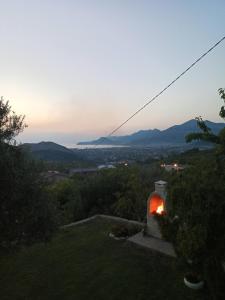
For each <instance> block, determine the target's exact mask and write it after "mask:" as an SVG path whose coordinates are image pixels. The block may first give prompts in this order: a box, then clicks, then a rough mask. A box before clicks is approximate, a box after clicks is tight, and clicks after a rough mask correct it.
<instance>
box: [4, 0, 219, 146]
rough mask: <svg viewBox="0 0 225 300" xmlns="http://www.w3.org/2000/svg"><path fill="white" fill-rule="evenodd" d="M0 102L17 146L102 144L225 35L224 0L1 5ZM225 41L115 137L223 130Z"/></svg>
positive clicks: (49, 0)
mask: <svg viewBox="0 0 225 300" xmlns="http://www.w3.org/2000/svg"><path fill="white" fill-rule="evenodd" d="M0 12H1V17H0V42H1V43H0V70H1V71H0V96H3V97H4V99H5V100H9V102H10V104H11V106H12V108H13V110H14V111H15V112H16V113H17V114H23V115H25V116H26V123H27V124H28V128H26V129H25V131H24V132H23V133H22V134H21V135H20V136H19V138H18V140H19V142H39V141H43V140H48V141H55V142H57V143H60V144H64V145H71V146H72V145H74V144H76V142H78V141H84V140H89V139H94V138H97V137H100V136H106V135H107V134H108V133H109V132H111V131H112V130H113V129H114V128H115V127H117V126H118V125H120V124H121V123H122V122H123V121H124V120H125V119H127V118H128V117H129V116H130V115H131V114H133V113H134V112H135V111H136V110H137V109H139V108H140V107H141V106H142V105H143V104H145V103H146V102H147V101H148V100H149V99H150V98H152V97H153V96H154V95H155V94H156V93H158V92H159V91H160V90H161V89H162V88H164V87H165V86H166V85H167V84H168V83H169V82H170V81H172V80H173V79H174V78H175V77H176V76H177V75H178V74H179V73H181V72H182V71H183V70H184V69H185V68H186V67H188V66H189V65H190V64H191V63H192V62H193V61H194V60H195V59H197V58H198V57H199V56H200V55H201V54H202V53H204V52H205V51H206V50H208V48H210V47H211V46H212V45H213V44H214V43H216V42H217V41H218V40H219V39H221V38H222V37H223V36H224V35H225V1H224V0H214V1H208V0H189V1H185V0H183V1H181V0H170V1H169V0H157V1H156V0H155V1H153V0H148V1H145V0H113V1H111V0H39V1H36V0H35V1H34V0H7V1H5V0H4V1H3V0H0ZM221 87H225V41H224V42H223V43H222V44H220V45H219V46H218V47H217V48H216V49H215V50H214V51H213V52H211V53H210V54H209V55H208V56H207V57H205V58H204V59H203V60H202V61H201V62H200V63H199V64H198V65H197V66H196V67H194V68H193V69H192V70H191V71H190V72H189V73H187V74H186V75H185V76H184V77H182V78H181V79H180V80H179V81H178V82H177V83H176V84H175V85H173V86H172V87H171V88H170V89H168V90H167V91H166V92H165V93H164V94H163V95H162V96H160V97H159V98H158V99H157V100H156V101H155V102H154V103H152V104H151V105H150V106H148V107H147V108H146V109H145V110H144V111H142V112H141V113H140V114H138V115H137V116H136V117H135V118H133V119H132V120H131V121H130V122H129V123H128V124H126V125H125V126H124V127H123V128H121V129H120V130H119V131H118V132H117V133H116V134H117V135H125V134H130V133H133V132H135V131H138V130H141V129H154V128H158V129H165V128H168V127H170V126H172V125H174V124H180V123H183V122H185V121H187V120H189V119H192V118H194V117H196V116H199V115H201V116H202V117H203V118H204V119H209V120H211V121H215V122H218V121H221V119H220V118H219V117H218V111H219V109H220V106H221V105H222V102H221V100H220V98H219V96H218V88H221Z"/></svg>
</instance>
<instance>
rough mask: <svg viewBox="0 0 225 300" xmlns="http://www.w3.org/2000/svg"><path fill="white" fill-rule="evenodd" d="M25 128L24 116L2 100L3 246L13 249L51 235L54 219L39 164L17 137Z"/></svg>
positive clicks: (0, 243) (0, 213) (0, 198)
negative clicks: (19, 143) (15, 139)
mask: <svg viewBox="0 0 225 300" xmlns="http://www.w3.org/2000/svg"><path fill="white" fill-rule="evenodd" d="M24 128H25V125H24V116H17V115H16V114H15V113H14V112H11V107H10V106H9V104H8V102H6V103H4V101H3V99H2V98H1V100H0V247H4V248H11V247H13V246H19V245H21V244H30V243H33V242H35V241H43V240H47V239H49V238H50V236H51V234H52V232H53V230H54V228H55V223H54V218H53V211H52V207H51V203H50V202H49V201H48V194H47V193H46V191H45V186H44V184H43V182H42V179H41V177H40V175H39V173H40V172H39V171H40V170H39V166H38V164H37V163H36V162H34V161H32V160H31V159H30V158H29V157H28V156H27V154H25V153H24V152H23V150H22V149H21V148H20V147H17V146H15V145H12V141H13V139H14V137H15V136H16V135H17V134H19V132H21V131H22V130H23V129H24Z"/></svg>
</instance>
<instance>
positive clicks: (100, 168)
mask: <svg viewBox="0 0 225 300" xmlns="http://www.w3.org/2000/svg"><path fill="white" fill-rule="evenodd" d="M115 168H116V167H115V166H114V165H111V164H109V165H100V166H98V170H102V169H115Z"/></svg>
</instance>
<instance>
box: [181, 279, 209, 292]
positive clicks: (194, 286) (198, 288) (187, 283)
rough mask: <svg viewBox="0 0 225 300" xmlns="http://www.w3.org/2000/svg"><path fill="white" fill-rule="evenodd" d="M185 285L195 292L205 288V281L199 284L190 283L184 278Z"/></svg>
mask: <svg viewBox="0 0 225 300" xmlns="http://www.w3.org/2000/svg"><path fill="white" fill-rule="evenodd" d="M184 284H185V285H186V286H187V287H189V288H190V289H193V290H200V289H202V288H203V286H204V281H203V280H200V281H199V282H195V283H194V282H191V281H189V280H188V279H187V278H186V277H184Z"/></svg>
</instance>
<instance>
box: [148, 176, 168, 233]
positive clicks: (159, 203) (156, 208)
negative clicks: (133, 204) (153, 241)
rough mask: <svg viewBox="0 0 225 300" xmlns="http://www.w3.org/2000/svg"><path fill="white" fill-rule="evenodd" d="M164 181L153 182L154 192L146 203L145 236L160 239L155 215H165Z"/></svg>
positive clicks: (165, 183)
mask: <svg viewBox="0 0 225 300" xmlns="http://www.w3.org/2000/svg"><path fill="white" fill-rule="evenodd" d="M166 185H167V182H166V181H162V180H160V181H157V182H155V191H154V192H153V193H151V195H150V196H149V198H148V201H147V234H148V235H151V236H154V237H157V238H162V236H161V233H160V230H159V226H158V223H157V221H156V220H155V218H154V216H155V215H163V214H166Z"/></svg>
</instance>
